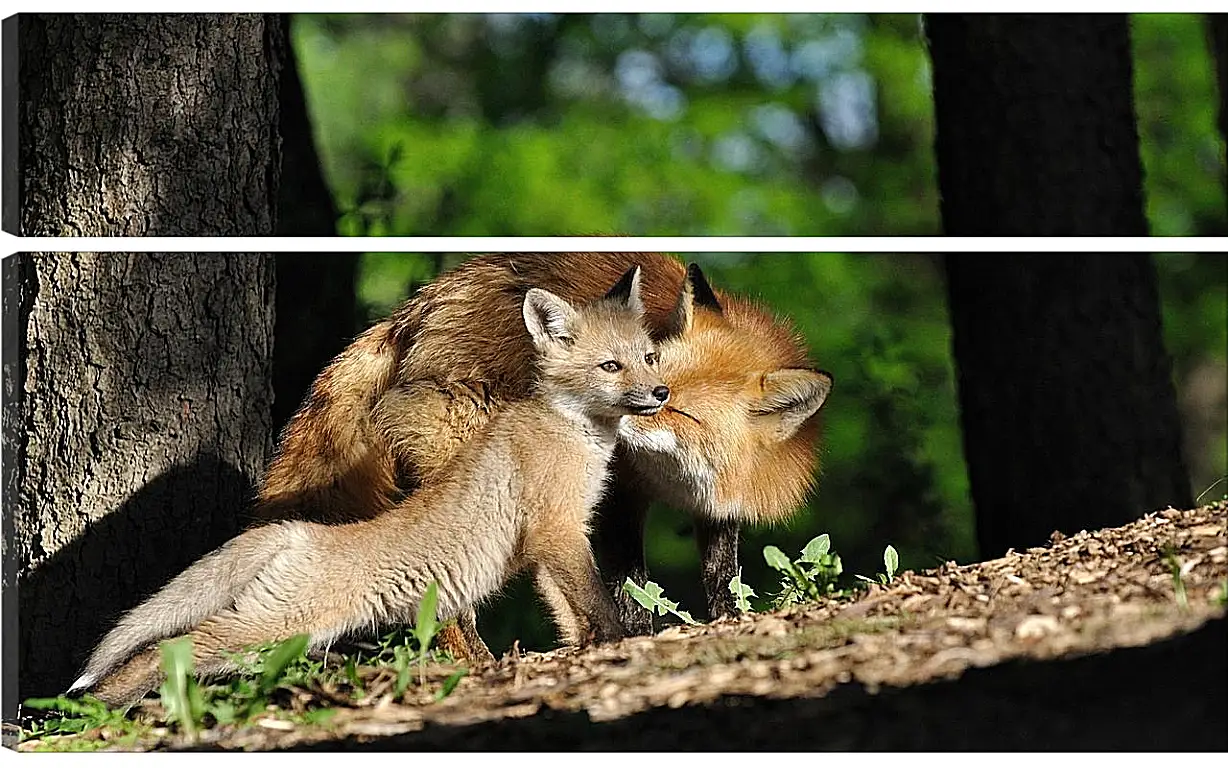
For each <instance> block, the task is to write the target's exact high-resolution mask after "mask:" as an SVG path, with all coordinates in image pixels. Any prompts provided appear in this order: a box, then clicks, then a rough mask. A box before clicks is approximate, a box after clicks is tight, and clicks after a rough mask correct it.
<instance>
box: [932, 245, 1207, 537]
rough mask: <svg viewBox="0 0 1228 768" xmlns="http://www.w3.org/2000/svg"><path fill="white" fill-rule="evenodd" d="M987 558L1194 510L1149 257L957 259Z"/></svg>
mask: <svg viewBox="0 0 1228 768" xmlns="http://www.w3.org/2000/svg"><path fill="white" fill-rule="evenodd" d="M947 287H948V294H949V299H950V309H951V324H952V328H953V344H954V351H955V362H956V367H957V369H958V377H959V402H960V410H961V420H962V423H963V430H964V453H965V455H966V457H967V463H968V474H969V479H970V481H971V485H972V497H973V502H974V504H975V507H976V524H977V543H978V544H979V546H980V552H981V557H983V558H986V559H988V558H993V557H998V556H999V555H1001V554H1002V553H1003V552H1005V551H1006V549H1007V548H1008V547H1014V548H1016V549H1022V548H1024V547H1028V546H1033V545H1039V544H1043V543H1044V542H1045V541H1046V539H1047V538H1048V536H1049V534H1050V533H1051V532H1052V531H1054V530H1061V531H1062V532H1064V533H1067V534H1069V533H1074V532H1077V531H1078V530H1080V529H1083V528H1086V529H1089V530H1091V529H1095V528H1101V527H1105V526H1113V525H1121V524H1123V523H1126V522H1128V521H1130V520H1133V519H1135V518H1137V517H1139V516H1140V515H1142V514H1143V513H1145V512H1149V511H1152V510H1155V509H1160V508H1163V507H1165V506H1166V505H1169V504H1172V505H1174V506H1176V507H1180V508H1187V507H1190V506H1193V504H1192V497H1191V494H1190V485H1189V478H1188V475H1187V474H1186V471H1185V466H1184V464H1183V462H1182V458H1181V435H1180V421H1179V418H1178V415H1177V403H1176V395H1175V392H1174V390H1173V384H1172V364H1171V360H1170V359H1169V357H1168V355H1167V353H1166V352H1165V350H1164V340H1163V337H1162V334H1161V326H1160V303H1159V297H1158V295H1157V291H1156V275H1155V267H1154V264H1153V263H1152V261H1151V257H1149V256H1147V255H1143V254H1116V255H1087V254H1079V255H1056V254H1045V255H1030V256H1023V255H1019V254H998V255H994V256H980V255H972V254H961V255H951V256H948V257H947Z"/></svg>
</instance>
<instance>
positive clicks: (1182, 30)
mask: <svg viewBox="0 0 1228 768" xmlns="http://www.w3.org/2000/svg"><path fill="white" fill-rule="evenodd" d="M4 24H5V26H4V34H5V38H6V44H5V51H7V52H9V55H8V56H6V59H5V62H4V63H5V68H6V70H7V71H6V74H5V80H4V83H5V99H6V101H7V102H8V105H9V107H10V108H9V109H7V110H6V111H5V115H6V120H11V121H12V122H10V123H6V125H5V134H4V136H5V150H6V152H5V160H6V162H5V166H4V169H5V180H4V181H5V195H4V202H5V208H4V225H5V229H6V230H8V231H10V232H13V233H19V234H22V235H32V236H68V235H89V236H110V235H129V236H132V235H164V236H165V235H194V236H218V235H247V236H253V235H337V234H339V235H402V236H427V235H429V236H450V235H499V236H517V235H534V236H550V235H577V234H627V235H810V236H815V235H843V236H857V235H869V236H882V235H938V234H949V235H1080V234H1085V235H1145V234H1155V235H1223V234H1225V233H1228V206H1226V205H1225V193H1224V145H1223V134H1224V118H1223V115H1224V108H1223V103H1224V99H1223V95H1222V92H1221V91H1220V90H1218V88H1217V82H1216V75H1215V73H1216V71H1217V68H1216V66H1215V63H1216V60H1217V56H1218V61H1219V67H1218V71H1220V72H1223V71H1224V62H1225V57H1226V56H1228V54H1225V52H1224V51H1223V50H1213V49H1214V48H1215V46H1214V45H1212V44H1210V43H1209V42H1208V41H1223V40H1225V39H1228V28H1226V27H1225V24H1226V22H1225V20H1224V18H1223V17H1215V18H1211V19H1209V18H1207V17H1204V16H1201V15H1139V16H1125V15H1108V14H1100V15H1091V16H1083V15H1060V16H1038V15H1022V16H1002V15H972V16H963V15H938V16H926V17H922V16H919V15H866V14H787V15H780V14H737V15H710V14H568V15H559V14H436V15H397V16H387V15H302V16H292V17H285V16H277V15H175V16H163V15H131V14H115V15H105V14H93V15H28V14H22V15H20V16H17V17H10V18H9V19H7V20H6V21H5V22H4ZM1208 26H1214V27H1216V28H1217V29H1216V33H1215V34H1208ZM14 86H15V87H14ZM14 104H15V105H16V108H15V109H13V108H11V107H12V106H13V105H14Z"/></svg>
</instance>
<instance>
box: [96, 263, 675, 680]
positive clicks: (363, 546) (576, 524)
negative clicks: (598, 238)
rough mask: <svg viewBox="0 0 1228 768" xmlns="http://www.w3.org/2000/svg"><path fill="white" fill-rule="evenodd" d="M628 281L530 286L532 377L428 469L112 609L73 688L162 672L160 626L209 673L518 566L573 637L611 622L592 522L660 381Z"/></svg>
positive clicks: (617, 628) (246, 538)
mask: <svg viewBox="0 0 1228 768" xmlns="http://www.w3.org/2000/svg"><path fill="white" fill-rule="evenodd" d="M638 293H639V270H638V269H633V270H631V271H630V272H629V273H628V274H627V275H626V276H625V277H624V279H623V280H622V281H620V282H619V283H618V284H617V285H616V286H615V289H614V290H613V291H612V292H611V293H610V295H608V296H607V297H606V298H604V299H602V300H600V301H597V302H595V303H591V304H587V305H585V306H583V307H581V308H580V309H578V310H577V309H573V308H572V307H571V306H570V305H569V304H568V303H567V302H566V301H564V300H562V299H560V298H558V297H557V296H554V295H553V294H551V293H549V292H547V291H544V290H539V289H531V290H529V291H527V292H526V294H525V295H524V296H523V297H522V298H521V306H522V311H521V333H522V335H524V337H525V339H526V340H527V341H528V343H529V344H530V345H531V346H532V347H533V348H534V349H535V362H536V363H537V364H538V365H537V368H538V373H537V376H536V377H535V378H534V380H533V383H532V388H531V390H530V391H529V392H528V393H527V397H526V398H524V399H521V400H517V401H516V402H514V403H509V404H507V405H506V406H504V407H502V408H501V409H500V411H499V413H498V415H497V416H496V417H495V418H493V419H492V420H491V421H489V422H488V423H487V424H485V425H484V426H483V427H482V428H480V430H479V431H478V434H476V435H475V437H474V439H472V440H469V441H468V442H466V443H465V444H464V445H463V446H462V447H461V448H460V450H459V451H458V452H457V453H456V454H455V456H454V457H453V458H452V459H451V460H450V461H449V462H447V464H446V466H444V467H441V468H440V469H439V471H438V472H437V473H436V476H435V477H434V479H433V482H432V483H431V484H429V485H428V486H426V487H424V488H422V489H421V490H419V491H418V492H417V493H414V494H412V495H411V496H409V497H408V498H406V499H405V500H403V501H401V502H400V503H398V504H396V505H393V506H392V508H391V509H389V510H388V511H386V512H385V513H384V514H381V515H378V516H375V517H371V518H369V519H364V520H358V521H356V522H349V523H345V524H332V525H328V524H324V523H320V522H308V521H301V520H296V521H282V522H272V523H269V524H266V525H263V526H260V527H257V528H253V529H251V530H249V531H247V532H245V533H243V534H241V535H239V536H238V537H236V538H235V539H233V540H231V541H230V542H228V543H227V544H225V545H223V546H222V547H221V548H219V549H218V550H216V551H214V552H212V553H210V554H208V555H205V556H204V557H202V558H201V559H200V560H198V561H197V562H196V563H195V564H194V565H192V566H191V567H189V568H188V569H187V570H186V571H184V572H183V573H182V574H180V575H179V576H178V577H176V578H175V579H174V580H172V581H171V582H170V583H169V584H168V585H167V586H166V587H165V588H163V589H162V590H161V591H160V592H158V593H157V594H156V595H154V596H153V597H152V598H150V599H149V600H148V601H146V602H145V603H143V604H142V605H140V606H138V607H137V608H135V609H134V610H132V611H131V612H129V613H128V614H127V615H126V616H124V617H123V618H122V619H121V620H120V622H119V623H118V625H117V626H116V627H115V629H113V630H112V631H111V632H110V633H109V634H108V635H107V636H106V637H105V638H104V639H103V640H102V642H101V643H100V644H99V646H98V648H97V649H96V650H95V652H94V654H93V655H92V656H91V658H90V660H89V662H88V663H87V665H86V668H85V670H84V672H83V674H82V676H81V678H80V679H79V680H78V681H77V682H76V683H75V684H74V686H73V688H74V690H79V689H92V691H93V692H94V693H95V695H97V696H98V697H99V698H101V699H103V700H104V701H107V702H109V703H113V704H126V703H129V702H132V701H134V700H136V699H138V698H140V697H141V696H143V695H144V694H145V693H146V692H147V691H149V690H150V689H152V688H153V687H154V686H156V685H157V684H158V681H159V680H160V678H161V675H160V673H159V670H158V654H157V650H156V643H157V642H158V641H160V640H163V639H166V638H169V637H173V636H175V635H186V636H187V637H188V638H190V639H191V640H192V644H193V654H194V661H195V664H196V669H197V671H198V673H200V674H203V675H208V674H215V673H218V672H223V671H226V670H229V669H232V668H233V661H232V659H231V656H232V655H233V654H235V653H238V652H241V651H242V650H243V649H244V648H247V647H249V646H252V645H257V644H262V643H266V642H271V641H276V640H280V639H284V638H286V637H290V636H292V635H295V634H299V633H306V634H308V635H309V636H310V639H311V645H312V646H313V647H323V646H325V645H327V644H328V643H330V642H332V641H334V640H335V639H336V638H338V637H341V636H343V635H347V634H351V633H354V632H359V631H373V630H375V629H376V628H378V627H380V626H386V625H390V624H398V623H407V622H409V621H411V620H412V619H413V617H414V615H415V613H416V611H417V607H418V604H419V602H420V601H421V598H422V595H423V594H424V592H425V590H426V588H427V586H428V585H429V584H430V583H431V582H436V583H437V584H438V586H439V614H440V615H441V616H442V617H445V618H447V617H451V616H457V615H459V614H465V615H470V616H471V615H472V608H473V606H474V604H475V603H477V602H478V601H480V600H481V599H483V598H484V597H486V596H488V595H490V594H492V593H493V592H495V591H496V590H498V589H499V588H500V587H501V586H502V585H503V584H504V583H505V582H506V580H507V579H508V578H509V577H510V576H511V575H513V574H515V573H517V572H518V571H520V570H522V569H526V568H527V569H531V570H532V571H533V572H534V574H535V576H536V579H537V582H538V584H539V586H540V588H541V590H542V592H543V595H544V596H545V597H546V599H547V601H548V602H549V603H550V605H551V608H552V610H553V611H554V612H555V614H556V615H557V617H558V620H559V624H560V628H561V630H562V632H563V634H564V635H565V636H566V637H567V638H568V639H569V640H570V641H572V642H584V641H587V640H588V639H590V638H591V639H595V640H598V641H605V640H611V639H615V638H617V637H620V636H621V635H622V634H623V628H622V626H621V625H620V623H619V619H618V614H617V610H616V608H615V606H614V604H613V602H612V601H611V599H610V595H609V593H608V592H607V591H606V589H605V587H604V585H603V584H602V582H601V580H600V576H599V574H598V572H597V569H596V564H595V562H594V560H593V555H592V551H591V549H590V547H589V543H588V533H589V518H590V516H591V514H592V512H593V510H594V509H595V507H596V505H597V502H598V500H599V499H600V498H601V496H602V494H603V492H604V488H605V484H606V480H607V478H608V474H609V464H610V460H611V458H612V456H613V452H614V446H615V442H616V438H617V434H618V432H619V429H620V425H621V424H622V423H623V422H624V421H625V420H627V419H629V418H640V417H643V418H650V417H651V415H653V414H655V413H656V412H658V411H659V410H660V409H661V407H662V406H663V404H664V403H665V401H666V400H667V399H668V389H667V388H666V387H665V386H664V385H663V383H662V380H661V378H660V376H659V374H658V373H657V371H656V363H655V346H656V343H655V342H654V341H653V340H652V339H651V338H650V337H649V336H648V333H647V331H646V330H645V329H644V327H643V325H642V322H641V320H642V312H643V308H642V305H641V304H640V301H639V295H638ZM525 328H527V329H528V333H525V332H524V330H525ZM632 414H636V415H635V416H632ZM640 414H643V416H640Z"/></svg>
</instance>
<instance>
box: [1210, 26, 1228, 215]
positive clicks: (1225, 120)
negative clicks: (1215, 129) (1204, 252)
mask: <svg viewBox="0 0 1228 768" xmlns="http://www.w3.org/2000/svg"><path fill="white" fill-rule="evenodd" d="M1207 30H1208V32H1209V33H1210V35H1211V55H1212V57H1213V58H1214V61H1215V81H1216V83H1217V84H1218V86H1219V135H1220V138H1221V139H1222V140H1223V142H1224V160H1225V162H1224V192H1225V196H1228V14H1225V13H1210V14H1207Z"/></svg>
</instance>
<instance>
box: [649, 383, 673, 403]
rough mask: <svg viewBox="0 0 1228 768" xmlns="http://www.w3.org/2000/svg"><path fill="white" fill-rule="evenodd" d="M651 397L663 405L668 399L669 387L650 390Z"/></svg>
mask: <svg viewBox="0 0 1228 768" xmlns="http://www.w3.org/2000/svg"><path fill="white" fill-rule="evenodd" d="M652 396H653V397H655V398H656V399H657V400H658V401H659V402H662V403H664V402H665V401H666V400H668V399H669V387H666V386H660V387H655V388H654V389H653V390H652Z"/></svg>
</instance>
